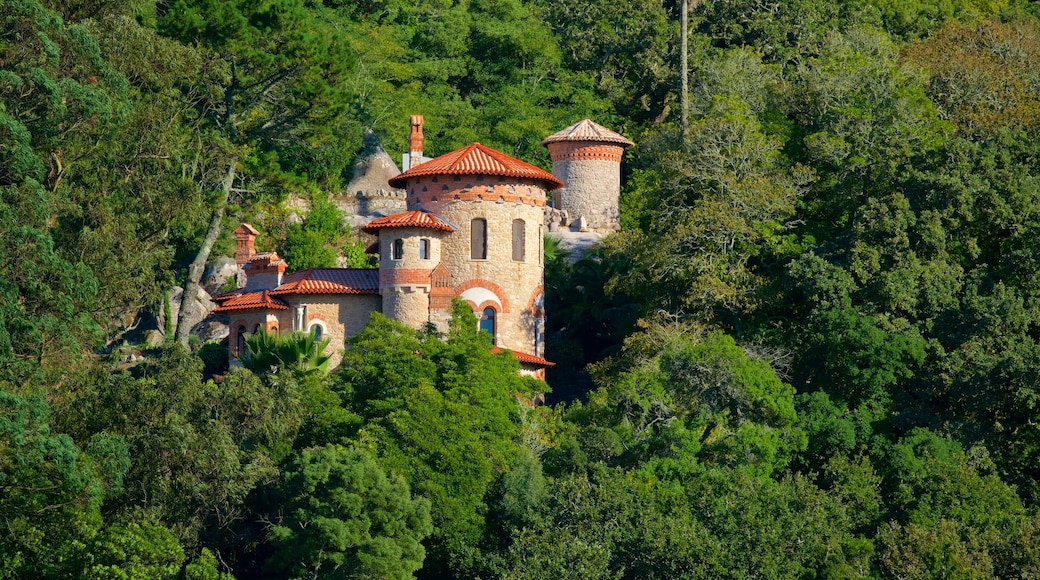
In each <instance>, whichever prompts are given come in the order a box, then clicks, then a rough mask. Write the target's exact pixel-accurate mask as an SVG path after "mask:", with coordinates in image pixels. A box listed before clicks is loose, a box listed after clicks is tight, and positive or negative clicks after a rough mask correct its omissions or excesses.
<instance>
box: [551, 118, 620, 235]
mask: <svg viewBox="0 0 1040 580" xmlns="http://www.w3.org/2000/svg"><path fill="white" fill-rule="evenodd" d="M542 145H544V146H545V147H547V148H548V149H549V155H550V157H552V162H553V175H555V176H556V177H557V178H558V179H560V180H561V181H563V182H564V186H563V188H562V189H560V190H559V191H557V192H556V200H555V203H554V204H553V205H554V207H555V208H556V209H559V210H562V211H563V212H565V214H566V215H567V218H568V222H567V223H568V225H570V226H571V228H572V229H575V228H580V229H582V230H583V231H584V230H591V231H594V232H599V233H610V232H615V231H617V230H619V229H620V228H621V222H620V212H619V209H618V203H619V202H618V200H619V197H620V193H621V156H622V154H624V152H625V149H628V148H629V147H632V146H633V145H634V144H633V143H632V142H631V141H629V140H628V139H626V138H624V137H623V136H621V135H620V134H619V133H615V132H614V131H611V130H610V129H607V128H606V127H603V126H601V125H597V124H596V123H593V122H592V121H591V120H590V119H584V120H582V121H580V122H578V123H575V124H574V125H571V126H570V127H567V128H566V129H564V130H562V131H560V132H559V133H555V134H553V135H550V136H549V137H546V138H545V139H544V140H542Z"/></svg>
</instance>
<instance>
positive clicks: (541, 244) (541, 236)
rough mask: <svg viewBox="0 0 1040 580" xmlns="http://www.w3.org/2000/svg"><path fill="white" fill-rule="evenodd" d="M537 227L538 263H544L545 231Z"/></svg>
mask: <svg viewBox="0 0 1040 580" xmlns="http://www.w3.org/2000/svg"><path fill="white" fill-rule="evenodd" d="M542 227H543V226H538V263H539V264H544V263H545V230H543V229H542Z"/></svg>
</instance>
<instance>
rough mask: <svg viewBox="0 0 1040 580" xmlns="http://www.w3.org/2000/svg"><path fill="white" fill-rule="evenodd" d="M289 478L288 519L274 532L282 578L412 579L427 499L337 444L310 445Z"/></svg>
mask: <svg viewBox="0 0 1040 580" xmlns="http://www.w3.org/2000/svg"><path fill="white" fill-rule="evenodd" d="M284 477H285V484H284V486H285V490H284V493H285V494H286V495H287V497H288V501H287V502H286V504H285V508H284V509H285V511H286V517H285V519H283V520H281V521H279V522H278V525H276V526H274V527H272V528H271V532H270V533H271V536H272V539H273V541H274V542H275V545H276V549H277V551H276V554H275V556H274V559H273V560H272V563H271V568H272V570H274V571H276V572H277V573H278V574H279V575H280V576H283V577H287V578H288V577H292V578H304V577H306V578H313V577H316V576H325V575H334V576H336V577H343V578H375V577H378V578H411V577H412V573H413V572H415V571H416V570H418V569H419V567H420V566H422V562H423V557H424V555H425V551H424V550H423V547H422V545H421V544H420V543H419V542H420V541H421V540H422V539H423V537H424V536H426V535H427V534H429V533H430V531H431V527H430V516H429V503H428V502H427V501H425V500H423V499H421V498H417V499H414V500H413V499H412V498H411V496H410V494H409V493H408V485H407V484H406V483H405V482H404V480H403V479H401V477H400V476H395V477H387V476H386V475H385V474H384V473H383V471H382V470H381V469H380V468H379V466H378V465H377V464H376V462H375V461H373V460H372V458H371V457H369V456H367V455H365V454H364V453H362V452H359V451H355V450H349V449H346V448H344V447H340V446H338V445H331V446H326V447H314V448H310V449H305V450H304V451H303V452H302V453H301V455H300V457H299V459H297V460H296V461H295V462H294V463H293V464H291V465H290V466H289V467H288V468H287V470H286V472H285V475H284Z"/></svg>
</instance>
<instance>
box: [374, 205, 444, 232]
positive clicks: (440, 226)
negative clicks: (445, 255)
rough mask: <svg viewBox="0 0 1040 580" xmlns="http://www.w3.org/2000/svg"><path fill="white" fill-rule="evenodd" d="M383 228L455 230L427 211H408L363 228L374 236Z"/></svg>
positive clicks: (382, 218) (376, 221)
mask: <svg viewBox="0 0 1040 580" xmlns="http://www.w3.org/2000/svg"><path fill="white" fill-rule="evenodd" d="M383 228H427V229H431V230H441V231H445V232H454V231H455V228H454V227H453V226H452V225H451V224H449V223H448V222H446V221H444V220H442V219H441V218H439V217H437V216H435V215H433V214H432V213H429V212H425V211H418V210H416V211H406V212H404V213H399V214H395V215H390V216H386V217H381V218H378V219H375V220H372V221H371V222H369V223H368V224H366V225H364V226H362V227H361V231H363V232H365V233H366V234H374V233H377V232H378V231H379V230H381V229H383Z"/></svg>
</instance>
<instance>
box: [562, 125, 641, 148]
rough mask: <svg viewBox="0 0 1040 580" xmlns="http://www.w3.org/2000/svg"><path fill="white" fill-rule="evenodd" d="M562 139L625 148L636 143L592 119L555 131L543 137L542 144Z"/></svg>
mask: <svg viewBox="0 0 1040 580" xmlns="http://www.w3.org/2000/svg"><path fill="white" fill-rule="evenodd" d="M560 141H595V142H597V143H616V144H618V145H621V146H622V147H624V148H625V149H628V148H629V147H632V146H633V145H635V143H633V142H631V141H629V140H628V139H625V137H624V136H622V135H621V134H620V133H615V132H614V131H611V130H610V129H607V128H606V127H604V126H603V125H598V124H596V123H594V122H593V121H592V119H587V118H586V119H582V120H581V121H578V122H577V123H575V124H573V125H571V126H570V127H567V128H566V129H564V130H563V131H560V132H559V133H553V134H552V135H549V136H548V137H546V138H545V139H542V145H548V144H549V143H557V142H560Z"/></svg>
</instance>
